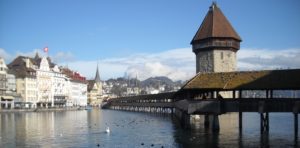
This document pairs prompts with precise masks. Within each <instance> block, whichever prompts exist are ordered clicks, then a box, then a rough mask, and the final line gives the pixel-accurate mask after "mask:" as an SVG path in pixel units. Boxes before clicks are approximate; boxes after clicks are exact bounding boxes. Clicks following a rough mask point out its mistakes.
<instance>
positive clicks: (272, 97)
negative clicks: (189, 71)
mask: <svg viewBox="0 0 300 148" xmlns="http://www.w3.org/2000/svg"><path fill="white" fill-rule="evenodd" d="M299 91H300V69H290V70H265V71H243V72H220V73H199V74H197V75H196V76H195V77H194V78H192V79H191V80H190V81H188V82H187V83H186V84H185V85H184V86H183V87H182V88H181V89H180V90H179V91H177V92H169V93H161V94H154V95H140V96H129V97H120V98H114V99H110V100H109V101H108V102H106V104H104V105H103V108H109V109H119V110H130V111H145V112H164V113H173V114H174V115H175V116H176V117H178V119H179V120H180V121H181V123H182V125H183V126H184V127H188V125H189V122H190V115H205V125H206V127H208V128H209V129H211V130H213V131H218V130H219V119H218V115H220V114H225V113H227V112H238V113H239V127H240V129H241V128H242V113H243V112H258V113H260V115H261V122H260V125H261V132H268V131H269V113H270V112H272V113H276V112H289V113H293V114H294V128H295V137H296V138H297V136H298V134H297V133H298V113H299V110H300V97H299V95H297V94H296V93H297V92H298V93H299ZM249 93H250V94H249ZM251 93H252V94H251ZM255 93H256V95H254V94H255ZM287 93H288V95H287Z"/></svg>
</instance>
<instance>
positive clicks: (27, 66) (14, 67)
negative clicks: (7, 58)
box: [8, 56, 38, 108]
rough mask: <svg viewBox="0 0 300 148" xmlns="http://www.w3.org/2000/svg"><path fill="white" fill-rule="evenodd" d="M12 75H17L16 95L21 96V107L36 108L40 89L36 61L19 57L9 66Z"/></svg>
mask: <svg viewBox="0 0 300 148" xmlns="http://www.w3.org/2000/svg"><path fill="white" fill-rule="evenodd" d="M8 68H9V69H10V72H11V74H13V75H15V80H16V93H17V94H20V96H21V98H20V100H19V103H20V104H19V105H20V106H22V107H26V108H30V107H36V103H37V101H38V96H37V94H38V89H37V79H36V71H35V70H34V68H35V65H34V61H33V60H32V59H30V58H28V57H24V56H18V57H17V58H16V59H14V60H13V61H12V62H11V63H10V64H9V65H8Z"/></svg>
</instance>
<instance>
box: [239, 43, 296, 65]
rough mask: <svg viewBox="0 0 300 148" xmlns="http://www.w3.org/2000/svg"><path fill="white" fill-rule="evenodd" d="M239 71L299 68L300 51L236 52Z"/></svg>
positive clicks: (249, 49)
mask: <svg viewBox="0 0 300 148" xmlns="http://www.w3.org/2000/svg"><path fill="white" fill-rule="evenodd" d="M237 57H238V69H239V70H261V69H287V68H300V49H296V48H295V49H284V50H270V49H251V48H245V49H241V50H239V51H238V54H237Z"/></svg>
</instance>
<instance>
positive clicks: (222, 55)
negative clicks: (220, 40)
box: [221, 52, 224, 60]
mask: <svg viewBox="0 0 300 148" xmlns="http://www.w3.org/2000/svg"><path fill="white" fill-rule="evenodd" d="M223 57H224V53H223V52H221V60H223Z"/></svg>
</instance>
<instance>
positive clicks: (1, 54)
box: [0, 48, 13, 63]
mask: <svg viewBox="0 0 300 148" xmlns="http://www.w3.org/2000/svg"><path fill="white" fill-rule="evenodd" d="M0 57H1V58H3V59H4V60H5V62H6V63H7V62H9V61H11V59H12V58H13V57H12V56H11V54H9V53H7V52H6V51H5V50H4V49H3V48H0Z"/></svg>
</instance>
